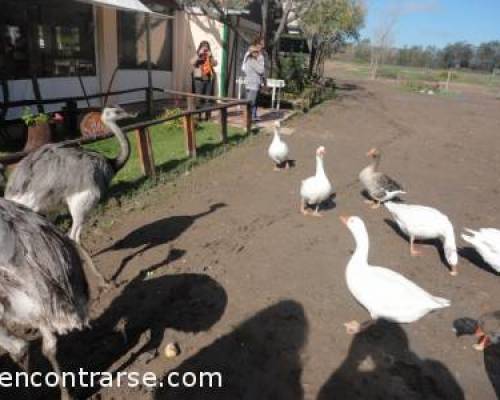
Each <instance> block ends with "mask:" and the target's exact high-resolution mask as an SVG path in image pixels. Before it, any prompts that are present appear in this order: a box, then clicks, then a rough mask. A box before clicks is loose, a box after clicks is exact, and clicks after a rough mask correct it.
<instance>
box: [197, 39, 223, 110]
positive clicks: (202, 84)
mask: <svg viewBox="0 0 500 400" xmlns="http://www.w3.org/2000/svg"><path fill="white" fill-rule="evenodd" d="M191 65H192V66H193V83H194V93H196V94H201V95H204V96H210V95H212V90H213V84H214V81H215V70H214V68H215V67H216V66H217V60H216V59H215V58H214V57H213V55H212V50H211V49H210V44H209V43H208V42H207V41H206V40H204V41H202V42H201V43H200V45H199V46H198V50H197V51H196V55H195V56H194V57H193V58H192V59H191ZM207 103H208V101H207V100H206V99H202V100H201V101H200V107H203V106H205V105H206V104H207Z"/></svg>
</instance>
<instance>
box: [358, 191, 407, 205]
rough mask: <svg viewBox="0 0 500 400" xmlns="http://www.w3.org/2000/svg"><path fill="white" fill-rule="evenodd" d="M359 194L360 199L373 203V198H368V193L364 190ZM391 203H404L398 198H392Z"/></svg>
mask: <svg viewBox="0 0 500 400" xmlns="http://www.w3.org/2000/svg"><path fill="white" fill-rule="evenodd" d="M359 194H360V195H361V197H364V199H365V200H370V201H373V198H372V197H371V196H370V194H369V193H368V191H367V190H366V189H363V190H361V191H360V192H359ZM391 201H393V202H394V203H404V202H405V201H404V200H403V199H402V198H401V197H399V196H396V197H394V198H393V199H391Z"/></svg>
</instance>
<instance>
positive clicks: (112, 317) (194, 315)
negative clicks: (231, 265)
mask: <svg viewBox="0 0 500 400" xmlns="http://www.w3.org/2000/svg"><path fill="white" fill-rule="evenodd" d="M148 276H149V275H148V271H144V272H141V274H139V276H138V277H137V278H136V279H134V280H133V281H131V282H130V284H128V285H127V286H126V287H125V289H124V290H123V292H122V293H121V294H120V295H119V296H118V297H116V298H115V299H114V301H113V302H112V303H111V304H110V306H109V307H108V308H107V309H106V310H105V311H104V312H103V314H102V315H101V316H99V317H98V318H97V319H95V320H94V321H92V322H91V326H92V328H91V329H87V330H85V331H82V332H72V333H70V334H68V335H66V336H63V337H61V338H60V339H59V341H58V359H59V362H60V363H61V368H62V370H63V371H74V372H78V370H79V368H83V370H84V371H87V372H99V371H109V372H112V373H113V374H116V373H117V372H119V371H122V370H125V369H126V368H127V367H129V366H130V365H132V364H133V363H134V362H135V361H136V360H137V359H138V358H139V357H141V359H143V360H144V361H145V362H146V363H147V362H149V361H150V360H151V359H153V358H154V357H156V356H157V355H158V346H159V345H160V344H161V342H162V340H163V338H164V335H165V336H167V335H168V329H173V330H177V331H182V332H193V333H196V332H201V331H206V330H208V329H209V328H210V327H211V326H213V325H214V324H215V323H216V322H217V321H218V320H219V319H220V318H221V317H222V315H223V313H224V310H225V308H226V304H227V295H226V292H225V290H224V288H223V287H222V286H220V285H219V283H218V282H216V281H214V280H213V279H211V278H210V277H208V276H206V275H200V274H180V275H172V276H161V277H159V278H154V279H149V278H148ZM0 369H1V370H2V371H16V370H17V371H19V369H18V368H17V367H16V366H15V364H13V363H12V362H11V361H10V359H9V357H8V356H7V355H5V356H4V357H2V358H0ZM29 371H30V372H33V371H41V372H43V373H46V372H48V371H50V367H49V365H48V363H47V361H46V360H45V359H44V357H43V356H42V355H41V352H40V346H39V345H33V346H32V349H31V352H30V366H29ZM87 382H88V381H87ZM4 390H5V389H4ZM98 391H99V388H98V387H94V388H84V387H79V388H77V389H75V390H73V393H72V394H73V395H74V396H75V398H77V399H80V398H81V399H83V398H87V397H89V396H92V395H93V394H95V393H97V392H98ZM28 394H29V395H30V396H31V397H29V398H30V399H31V400H38V399H44V400H46V399H57V398H58V389H52V390H49V389H47V388H40V389H36V390H35V389H34V390H32V391H31V393H27V391H26V390H19V391H16V390H14V389H13V390H12V392H9V393H8V395H9V397H8V398H26V396H27V395H28ZM134 396H136V397H134ZM137 396H138V397H139V398H144V397H142V395H141V394H138V393H136V394H135V395H132V394H131V397H130V398H137ZM1 398H4V397H1ZM5 398H7V397H5Z"/></svg>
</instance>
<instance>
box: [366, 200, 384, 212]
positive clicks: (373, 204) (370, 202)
mask: <svg viewBox="0 0 500 400" xmlns="http://www.w3.org/2000/svg"><path fill="white" fill-rule="evenodd" d="M365 204H368V205H369V206H370V208H372V209H373V210H376V209H377V208H379V207H380V205H381V204H382V203H381V202H380V201H378V200H368V199H367V200H365Z"/></svg>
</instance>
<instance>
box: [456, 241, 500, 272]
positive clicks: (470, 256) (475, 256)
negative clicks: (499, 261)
mask: <svg viewBox="0 0 500 400" xmlns="http://www.w3.org/2000/svg"><path fill="white" fill-rule="evenodd" d="M458 254H459V255H460V257H463V258H465V259H466V260H467V261H469V262H470V263H471V264H473V265H475V266H476V267H478V268H479V269H482V270H483V271H486V272H489V273H490V274H492V275H496V276H499V275H500V273H499V272H496V271H495V270H494V269H493V268H491V266H489V265H488V264H487V263H486V262H484V260H483V258H482V257H481V256H480V255H479V253H478V252H477V251H476V250H475V249H474V248H473V247H462V248H460V249H458Z"/></svg>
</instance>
